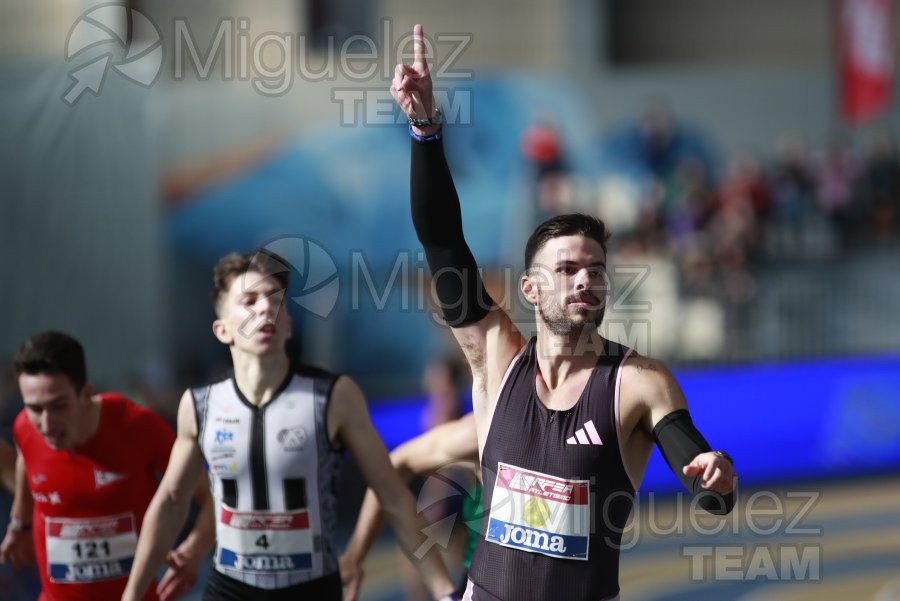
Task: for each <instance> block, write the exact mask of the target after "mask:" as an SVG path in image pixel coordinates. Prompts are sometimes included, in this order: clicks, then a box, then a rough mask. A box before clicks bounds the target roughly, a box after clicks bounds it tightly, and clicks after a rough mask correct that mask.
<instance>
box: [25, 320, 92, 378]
mask: <svg viewBox="0 0 900 601" xmlns="http://www.w3.org/2000/svg"><path fill="white" fill-rule="evenodd" d="M13 372H14V373H15V374H16V378H17V379H18V377H19V376H21V375H22V374H28V375H31V376H34V375H38V374H63V375H64V376H66V377H67V378H69V381H71V382H72V386H74V387H75V391H76V392H81V390H82V389H83V388H84V385H85V384H87V365H86V364H85V361H84V348H82V346H81V343H80V342H78V341H77V340H75V339H74V338H72V337H71V336H69V335H68V334H63V333H62V332H41V333H40V334H35V335H34V336H32V337H30V338H29V339H28V340H26V341H25V343H24V344H23V345H22V347H21V348H20V349H19V352H18V353H17V354H16V358H15V359H14V360H13Z"/></svg>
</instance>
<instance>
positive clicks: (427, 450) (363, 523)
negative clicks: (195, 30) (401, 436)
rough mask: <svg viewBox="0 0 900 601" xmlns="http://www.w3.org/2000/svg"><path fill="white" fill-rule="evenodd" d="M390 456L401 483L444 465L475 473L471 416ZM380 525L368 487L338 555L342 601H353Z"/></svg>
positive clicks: (475, 449) (439, 428)
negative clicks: (343, 591) (344, 588)
mask: <svg viewBox="0 0 900 601" xmlns="http://www.w3.org/2000/svg"><path fill="white" fill-rule="evenodd" d="M390 457H391V463H392V464H393V466H394V469H396V470H397V473H398V474H399V476H400V479H401V480H403V482H404V484H408V483H409V480H410V479H411V478H412V477H413V476H414V475H417V474H425V473H428V472H433V471H434V470H437V469H439V468H441V467H443V466H445V465H448V464H455V465H459V464H462V463H465V464H466V467H467V468H468V469H471V470H472V471H473V472H475V473H477V472H478V438H477V436H476V435H475V416H474V415H473V414H471V413H467V414H466V415H464V416H463V417H461V418H459V419H458V420H455V421H452V422H449V423H446V424H441V425H440V426H437V427H435V428H432V429H431V430H429V431H428V432H425V433H424V434H422V435H421V436H417V437H416V438H413V439H412V440H410V441H408V442H406V443H404V444H402V445H400V446H399V447H397V448H396V449H394V450H393V452H391V455H390ZM383 525H384V516H383V515H382V513H381V505H379V503H378V497H377V496H376V495H375V491H374V490H372V489H371V488H370V489H369V490H367V491H366V496H365V499H364V500H363V504H362V508H361V509H360V511H359V517H358V518H357V520H356V528H354V530H353V536H351V537H350V541H349V542H348V543H347V549H346V550H345V551H344V554H343V555H342V556H341V577H342V578H343V580H344V584H345V585H346V586H347V587H348V591H347V597H346V600H345V601H355V599H356V596H357V594H358V591H359V583H360V581H361V579H362V569H361V566H362V563H363V561H364V560H365V558H366V555H368V553H369V549H370V548H371V547H372V542H373V541H374V540H375V537H376V536H378V533H379V532H380V531H381V528H382V527H383Z"/></svg>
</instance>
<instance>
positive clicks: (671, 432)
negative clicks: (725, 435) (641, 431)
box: [653, 409, 734, 515]
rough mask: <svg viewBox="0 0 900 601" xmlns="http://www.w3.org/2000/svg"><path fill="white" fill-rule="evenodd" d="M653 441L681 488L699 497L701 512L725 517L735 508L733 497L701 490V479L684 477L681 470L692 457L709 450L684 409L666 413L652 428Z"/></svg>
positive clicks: (730, 494) (731, 494)
mask: <svg viewBox="0 0 900 601" xmlns="http://www.w3.org/2000/svg"><path fill="white" fill-rule="evenodd" d="M653 439H654V440H655V441H656V444H657V445H658V446H659V450H660V451H661V452H662V455H663V457H664V458H665V460H666V463H668V464H669V467H670V468H671V469H672V471H673V472H675V475H677V476H678V479H679V480H681V482H682V484H684V485H685V487H687V489H688V490H690V491H691V492H692V493H693V494H694V495H698V494H701V493H702V496H701V497H700V499H699V500H698V504H699V506H700V508H701V509H704V510H706V511H708V512H710V513H714V514H716V515H725V514H727V513H729V512H730V511H731V509H732V508H733V507H734V493H733V492H731V493H729V494H727V495H722V494H719V493H716V492H713V491H708V490H705V489H703V487H702V486H701V483H702V479H701V478H700V477H696V478H691V477H690V476H685V475H684V472H683V471H682V468H684V466H686V465H687V464H689V463H690V462H691V461H693V459H694V457H696V456H697V455H699V454H701V453H708V452H709V451H711V450H712V448H711V447H710V446H709V443H708V442H706V439H705V438H703V435H702V434H701V433H700V431H699V430H697V427H696V426H695V425H694V421H693V420H692V419H691V414H690V413H688V411H687V409H678V410H677V411H673V412H672V413H669V414H668V415H666V416H665V417H663V418H662V419H661V420H659V423H658V424H656V426H655V427H654V428H653Z"/></svg>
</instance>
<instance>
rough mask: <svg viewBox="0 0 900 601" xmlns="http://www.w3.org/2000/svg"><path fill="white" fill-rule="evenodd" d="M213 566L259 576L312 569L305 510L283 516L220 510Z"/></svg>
mask: <svg viewBox="0 0 900 601" xmlns="http://www.w3.org/2000/svg"><path fill="white" fill-rule="evenodd" d="M216 534H217V536H218V551H217V552H216V565H218V566H220V567H223V568H229V569H233V570H241V571H244V572H254V573H259V574H277V573H286V572H296V571H298V570H311V569H312V552H313V538H312V533H311V532H310V529H309V514H308V513H307V512H306V510H302V511H293V512H286V513H270V512H265V511H249V512H245V511H235V510H233V509H229V508H228V507H222V511H221V512H220V514H219V523H218V528H217V533H216Z"/></svg>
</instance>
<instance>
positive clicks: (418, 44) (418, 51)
mask: <svg viewBox="0 0 900 601" xmlns="http://www.w3.org/2000/svg"><path fill="white" fill-rule="evenodd" d="M413 55H414V57H415V63H414V65H415V66H416V67H421V68H423V69H427V68H428V61H427V60H426V59H425V33H424V29H423V28H422V26H421V25H420V24H416V25H414V26H413Z"/></svg>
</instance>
